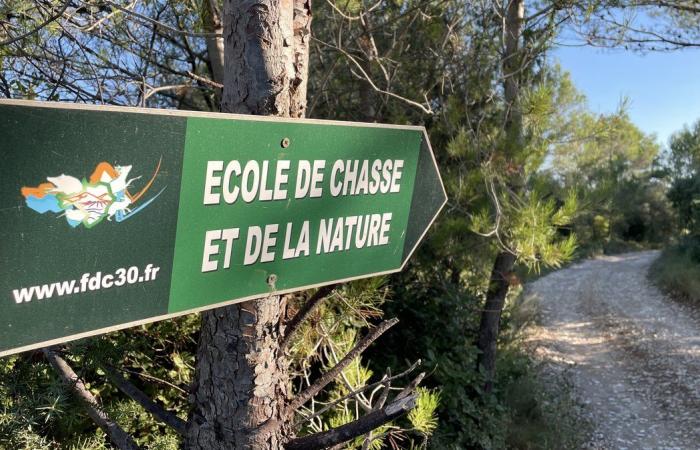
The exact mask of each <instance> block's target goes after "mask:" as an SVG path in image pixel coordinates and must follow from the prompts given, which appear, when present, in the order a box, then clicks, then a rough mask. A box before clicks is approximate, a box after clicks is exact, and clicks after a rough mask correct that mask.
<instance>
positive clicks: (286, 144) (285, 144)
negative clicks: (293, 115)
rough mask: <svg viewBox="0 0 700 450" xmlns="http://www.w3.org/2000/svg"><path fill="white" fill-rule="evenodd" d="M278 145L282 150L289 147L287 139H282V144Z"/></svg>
mask: <svg viewBox="0 0 700 450" xmlns="http://www.w3.org/2000/svg"><path fill="white" fill-rule="evenodd" d="M280 145H282V148H287V147H289V138H284V139H282V142H281V143H280Z"/></svg>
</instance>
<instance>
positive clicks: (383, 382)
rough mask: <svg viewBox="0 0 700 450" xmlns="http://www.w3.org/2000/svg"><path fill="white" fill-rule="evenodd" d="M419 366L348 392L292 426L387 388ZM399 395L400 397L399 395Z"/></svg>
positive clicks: (419, 361)
mask: <svg viewBox="0 0 700 450" xmlns="http://www.w3.org/2000/svg"><path fill="white" fill-rule="evenodd" d="M420 364H421V360H420V359H419V360H418V361H416V362H414V363H413V365H411V367H409V368H408V369H406V370H405V371H403V372H401V373H399V374H397V375H394V376H391V377H388V378H387V377H383V378H382V379H381V380H379V381H376V382H374V383H372V384H368V385H366V386H362V387H361V388H359V389H356V390H354V391H352V392H350V393H349V394H347V395H344V396H342V397H340V398H339V399H337V400H335V401H333V402H331V403H329V404H327V405H326V406H324V407H323V408H321V409H319V410H318V411H316V412H315V413H314V414H313V415H311V416H304V415H303V414H302V416H303V417H304V418H303V420H300V421H297V422H295V423H294V426H297V425H301V424H302V423H304V422H308V421H310V420H313V419H315V418H316V417H318V416H320V415H321V414H323V413H324V412H326V411H328V410H329V409H331V408H332V407H334V406H335V405H337V404H339V403H341V402H343V401H345V400H347V399H349V398H352V397H354V396H356V395H357V394H361V393H362V392H365V391H368V390H370V389H373V388H375V387H377V386H382V385H383V386H387V385H389V384H391V382H392V381H393V380H397V379H399V378H403V377H405V376H406V375H408V374H409V373H411V372H413V371H414V370H415V369H416V367H418V366H419V365H420ZM424 376H425V374H424V373H421V374H420V375H419V377H420V379H421V380H422V379H423V377H424ZM416 384H417V383H416ZM411 385H413V383H411ZM399 395H400V394H399ZM397 398H398V396H397ZM382 406H383V405H382Z"/></svg>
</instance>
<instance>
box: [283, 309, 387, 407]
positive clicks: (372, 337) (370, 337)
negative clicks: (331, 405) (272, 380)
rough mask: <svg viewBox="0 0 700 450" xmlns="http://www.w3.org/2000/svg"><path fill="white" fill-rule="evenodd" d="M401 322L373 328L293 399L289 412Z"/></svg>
mask: <svg viewBox="0 0 700 450" xmlns="http://www.w3.org/2000/svg"><path fill="white" fill-rule="evenodd" d="M398 322H399V319H391V320H385V321H384V322H382V323H380V324H379V325H378V326H377V327H376V328H374V329H373V330H371V331H370V332H369V333H368V334H367V335H366V336H365V337H364V338H362V340H361V341H360V342H358V343H357V345H355V347H354V348H353V349H352V350H350V351H349V352H348V354H347V355H345V356H344V357H343V359H341V360H340V361H339V362H338V364H336V365H335V366H333V368H332V369H330V370H329V371H328V372H326V373H324V374H323V375H321V377H320V378H319V379H318V380H316V382H315V383H314V384H312V385H311V386H309V387H308V388H306V390H305V391H303V392H301V393H300V394H299V395H297V397H296V398H295V399H293V400H292V401H291V403H290V404H289V406H288V407H287V414H288V415H291V414H292V413H294V411H295V410H296V409H298V408H299V407H301V406H302V405H303V404H304V403H306V402H307V401H309V400H310V399H311V398H312V397H313V396H314V395H316V394H318V393H319V392H320V391H321V389H323V388H324V387H326V385H328V384H329V383H330V382H331V381H333V380H334V379H335V377H337V376H338V375H339V374H340V373H341V372H342V371H343V370H344V369H345V368H346V367H347V366H348V365H349V364H350V363H351V362H352V361H353V360H354V359H355V358H357V357H358V356H360V354H362V352H364V351H365V350H366V349H367V347H369V346H370V344H372V342H374V341H376V340H377V339H378V338H379V336H381V335H382V334H384V332H385V331H386V330H388V329H389V328H391V327H393V326H394V325H396V324H397V323H398Z"/></svg>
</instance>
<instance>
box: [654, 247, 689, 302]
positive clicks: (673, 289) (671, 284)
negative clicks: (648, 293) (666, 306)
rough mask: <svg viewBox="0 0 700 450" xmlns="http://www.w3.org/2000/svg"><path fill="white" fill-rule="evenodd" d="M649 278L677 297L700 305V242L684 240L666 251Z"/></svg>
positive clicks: (655, 264) (656, 262)
mask: <svg viewBox="0 0 700 450" xmlns="http://www.w3.org/2000/svg"><path fill="white" fill-rule="evenodd" d="M649 276H650V278H651V279H652V280H654V281H655V282H656V284H658V285H659V286H660V287H661V288H662V289H663V290H665V291H667V292H669V293H671V294H673V295H674V296H675V297H677V298H680V299H685V300H688V301H690V302H693V303H695V304H700V240H697V239H695V240H693V242H691V241H688V240H684V241H683V242H682V243H681V244H680V245H677V246H673V247H669V248H668V249H666V250H664V251H663V253H662V254H661V256H660V257H659V258H658V259H657V260H656V261H654V264H652V266H651V268H650V269H649Z"/></svg>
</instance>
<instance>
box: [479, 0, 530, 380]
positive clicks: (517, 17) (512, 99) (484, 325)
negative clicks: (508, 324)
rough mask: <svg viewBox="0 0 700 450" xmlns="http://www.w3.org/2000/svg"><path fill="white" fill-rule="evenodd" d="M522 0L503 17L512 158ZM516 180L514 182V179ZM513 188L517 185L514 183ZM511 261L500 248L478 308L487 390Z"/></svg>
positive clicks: (517, 134) (517, 131)
mask: <svg viewBox="0 0 700 450" xmlns="http://www.w3.org/2000/svg"><path fill="white" fill-rule="evenodd" d="M524 14H525V0H510V1H509V3H508V5H507V8H506V14H505V20H504V41H505V42H504V44H505V45H504V53H503V62H502V67H503V91H504V97H505V117H504V131H505V135H506V148H505V153H506V154H505V155H504V156H505V157H506V159H507V160H510V159H512V157H513V155H515V154H516V152H518V151H519V150H520V149H522V140H523V130H522V113H521V111H520V105H519V97H520V84H519V73H520V70H521V61H520V51H519V50H520V35H521V34H522V25H523V17H524ZM516 184H517V183H516ZM515 189H517V187H515ZM514 264H515V255H513V254H512V253H510V252H508V251H505V250H502V251H500V252H499V253H498V255H497V256H496V260H495V261H494V264H493V268H492V269H491V276H490V280H489V287H488V291H487V293H486V302H485V304H484V309H483V310H482V312H481V321H480V324H479V334H478V337H477V348H478V349H479V355H478V356H477V360H476V364H477V370H483V371H484V373H485V375H486V382H485V385H484V389H485V390H486V392H490V391H491V389H492V388H493V378H494V374H495V371H496V344H497V340H498V333H499V329H500V323H501V314H502V312H503V307H504V305H505V300H506V295H508V288H509V286H510V284H509V279H510V274H511V272H512V270H513V265H514Z"/></svg>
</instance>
